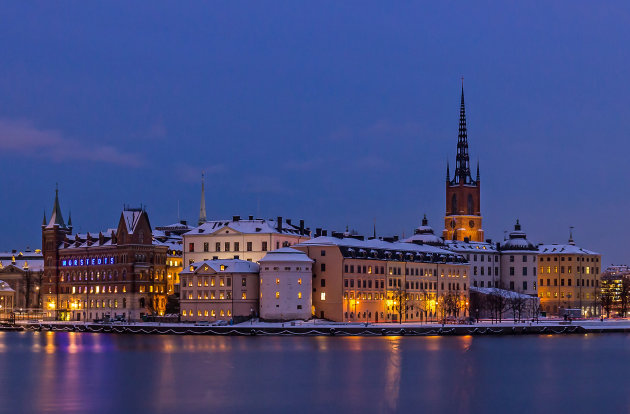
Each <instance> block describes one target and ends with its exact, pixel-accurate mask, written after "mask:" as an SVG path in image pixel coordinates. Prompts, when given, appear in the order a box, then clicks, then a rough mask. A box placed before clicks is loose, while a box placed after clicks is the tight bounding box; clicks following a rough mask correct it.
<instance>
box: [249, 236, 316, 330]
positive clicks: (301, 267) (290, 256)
mask: <svg viewBox="0 0 630 414" xmlns="http://www.w3.org/2000/svg"><path fill="white" fill-rule="evenodd" d="M312 263H313V260H312V259H310V258H309V257H308V256H307V255H306V254H304V252H302V251H299V250H296V249H292V248H290V247H284V248H281V249H278V250H273V251H271V252H269V253H267V254H266V255H265V257H263V258H262V259H260V260H259V264H260V318H261V319H265V320H280V321H284V320H291V319H303V320H307V319H310V318H311V316H312V313H313V309H312V286H313V285H312V279H313V277H312V275H313V274H312V270H311V267H312Z"/></svg>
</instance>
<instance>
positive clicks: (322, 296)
mask: <svg viewBox="0 0 630 414" xmlns="http://www.w3.org/2000/svg"><path fill="white" fill-rule="evenodd" d="M319 298H320V299H321V300H326V292H322V293H321V295H320V296H319Z"/></svg>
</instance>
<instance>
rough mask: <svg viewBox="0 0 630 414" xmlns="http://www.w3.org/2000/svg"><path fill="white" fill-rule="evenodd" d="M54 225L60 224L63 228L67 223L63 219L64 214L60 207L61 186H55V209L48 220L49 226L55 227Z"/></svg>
mask: <svg viewBox="0 0 630 414" xmlns="http://www.w3.org/2000/svg"><path fill="white" fill-rule="evenodd" d="M54 226H59V227H60V228H62V229H65V228H66V223H65V222H64V221H63V216H62V215H61V207H59V187H58V186H57V187H56V188H55V205H54V206H53V211H52V214H51V216H50V221H49V222H48V226H46V227H48V228H53V227H54Z"/></svg>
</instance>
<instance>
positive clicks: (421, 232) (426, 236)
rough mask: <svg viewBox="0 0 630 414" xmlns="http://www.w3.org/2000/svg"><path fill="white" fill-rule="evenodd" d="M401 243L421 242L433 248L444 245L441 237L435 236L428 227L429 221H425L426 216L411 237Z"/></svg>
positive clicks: (431, 228)
mask: <svg viewBox="0 0 630 414" xmlns="http://www.w3.org/2000/svg"><path fill="white" fill-rule="evenodd" d="M403 242H407V243H413V242H421V243H426V244H431V245H434V246H442V245H444V240H442V238H441V237H438V236H436V235H435V232H434V231H433V227H431V226H429V221H428V220H427V216H426V215H425V216H424V218H423V219H422V224H421V225H420V226H418V227H416V229H415V230H414V232H413V236H411V237H408V238H406V239H404V240H403Z"/></svg>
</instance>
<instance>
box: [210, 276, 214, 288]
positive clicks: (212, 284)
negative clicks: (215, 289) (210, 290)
mask: <svg viewBox="0 0 630 414" xmlns="http://www.w3.org/2000/svg"><path fill="white" fill-rule="evenodd" d="M210 286H214V278H212V279H210Z"/></svg>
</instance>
